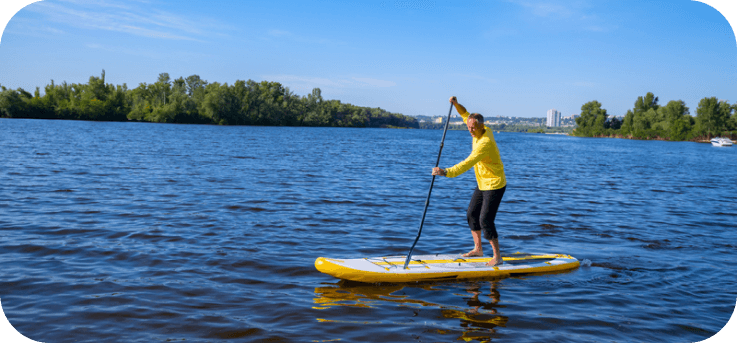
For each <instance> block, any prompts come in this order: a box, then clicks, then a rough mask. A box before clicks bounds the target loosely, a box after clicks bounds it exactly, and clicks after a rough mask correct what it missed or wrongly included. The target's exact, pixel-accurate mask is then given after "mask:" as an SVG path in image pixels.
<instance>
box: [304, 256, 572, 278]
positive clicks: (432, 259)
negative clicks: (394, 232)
mask: <svg viewBox="0 0 737 343" xmlns="http://www.w3.org/2000/svg"><path fill="white" fill-rule="evenodd" d="M406 258H407V256H385V257H369V258H356V259H339V258H328V257H318V258H317V260H315V268H317V270H319V271H320V272H322V273H325V274H328V275H331V276H334V277H336V278H339V279H345V280H351V281H360V282H371V283H374V282H414V281H431V280H458V279H478V278H492V277H502V276H508V275H513V274H529V273H548V272H556V271H563V270H570V269H575V268H578V266H579V264H580V263H579V261H578V260H577V259H576V258H575V257H573V256H570V255H563V254H524V253H516V254H512V255H508V256H502V260H503V261H504V263H503V264H501V265H497V266H494V267H489V266H487V265H486V263H487V262H489V261H491V257H461V255H442V254H436V255H412V260H411V261H410V263H409V265H408V266H407V267H408V269H404V261H405V259H406Z"/></svg>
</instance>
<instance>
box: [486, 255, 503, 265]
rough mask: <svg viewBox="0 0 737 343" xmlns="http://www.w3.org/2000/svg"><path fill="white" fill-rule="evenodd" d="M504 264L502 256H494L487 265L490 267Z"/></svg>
mask: <svg viewBox="0 0 737 343" xmlns="http://www.w3.org/2000/svg"><path fill="white" fill-rule="evenodd" d="M502 264H504V260H502V259H501V258H500V257H494V258H493V259H491V261H489V263H487V264H486V265H487V266H489V267H496V266H501V265H502Z"/></svg>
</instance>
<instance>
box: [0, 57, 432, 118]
mask: <svg viewBox="0 0 737 343" xmlns="http://www.w3.org/2000/svg"><path fill="white" fill-rule="evenodd" d="M1 89H2V91H1V92H0V117H6V118H45V119H81V120H105V121H126V120H135V121H149V122H159V123H195V124H219V125H270V126H340V127H411V128H418V127H419V123H418V122H417V119H415V118H412V117H408V116H404V115H401V114H396V113H390V112H387V111H385V110H383V109H381V108H369V107H359V106H354V105H351V104H344V103H341V102H340V101H338V100H325V99H323V98H322V94H321V92H320V89H319V88H315V89H313V90H312V93H311V94H308V95H307V96H303V97H300V96H298V95H296V94H294V93H293V92H292V91H290V90H289V88H288V87H284V86H282V84H280V83H278V82H269V81H262V82H255V81H252V80H248V81H241V80H238V81H236V82H235V83H234V84H233V85H228V84H227V83H226V84H220V83H218V82H213V83H208V82H207V81H205V80H202V79H201V78H200V77H199V76H198V75H191V76H188V77H187V78H182V77H180V78H178V79H175V80H173V81H172V79H171V77H170V76H169V74H168V73H161V74H159V77H158V78H157V80H156V82H154V83H152V84H146V83H141V84H139V85H138V87H136V88H134V89H130V90H129V89H128V88H127V86H126V85H125V84H124V85H123V86H113V85H111V84H105V71H104V70H103V71H102V75H101V77H99V78H98V77H94V76H92V77H90V80H89V82H88V83H87V84H71V85H69V84H67V83H66V82H64V83H63V84H61V85H55V84H54V81H53V80H52V81H51V85H48V86H46V87H45V88H44V90H45V94H44V96H41V95H40V91H39V90H38V89H36V94H35V96H34V95H31V94H30V93H28V92H26V91H24V90H23V89H20V88H19V89H18V90H8V89H6V88H5V87H2V88H1Z"/></svg>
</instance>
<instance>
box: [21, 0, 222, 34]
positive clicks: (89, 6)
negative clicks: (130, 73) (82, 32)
mask: <svg viewBox="0 0 737 343" xmlns="http://www.w3.org/2000/svg"><path fill="white" fill-rule="evenodd" d="M29 9H30V10H31V11H34V12H37V13H39V14H41V15H42V16H44V17H43V20H44V21H47V22H52V23H57V24H61V25H66V26H70V27H76V28H81V29H90V30H105V31H113V32H121V33H127V34H131V35H135V36H140V37H147V38H159V39H173V40H190V41H201V40H204V38H205V37H207V36H208V35H212V34H213V33H214V32H213V31H219V30H221V29H223V28H224V26H223V25H221V24H219V23H217V22H216V21H214V20H206V19H203V18H197V19H196V20H195V19H193V18H188V17H186V16H182V15H179V14H175V13H171V12H167V11H163V10H159V9H157V8H155V7H154V6H153V5H152V4H150V3H149V2H148V1H125V2H122V1H115V0H97V1H95V0H91V1H83V0H62V1H56V2H47V1H43V2H39V3H38V4H37V6H33V7H29Z"/></svg>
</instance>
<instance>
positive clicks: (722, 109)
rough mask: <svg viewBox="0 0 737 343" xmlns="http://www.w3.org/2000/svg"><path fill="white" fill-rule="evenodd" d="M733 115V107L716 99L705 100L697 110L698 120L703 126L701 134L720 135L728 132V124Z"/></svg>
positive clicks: (700, 102) (702, 100)
mask: <svg viewBox="0 0 737 343" xmlns="http://www.w3.org/2000/svg"><path fill="white" fill-rule="evenodd" d="M731 114H732V106H730V105H729V103H727V102H726V101H723V100H722V101H719V100H717V98H716V97H710V98H703V99H701V101H699V107H698V108H697V109H696V119H697V120H698V121H699V122H700V124H701V129H702V131H701V132H700V134H706V135H708V136H715V135H719V134H721V133H722V132H724V131H725V130H727V123H728V121H729V117H730V115H731Z"/></svg>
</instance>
